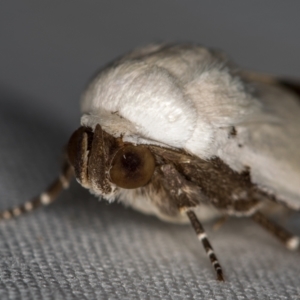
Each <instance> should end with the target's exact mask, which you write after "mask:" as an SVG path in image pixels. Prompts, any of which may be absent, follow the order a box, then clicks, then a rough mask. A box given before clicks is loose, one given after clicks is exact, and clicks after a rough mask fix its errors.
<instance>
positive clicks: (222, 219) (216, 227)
mask: <svg viewBox="0 0 300 300" xmlns="http://www.w3.org/2000/svg"><path fill="white" fill-rule="evenodd" d="M227 220H228V216H227V215H224V216H222V217H220V218H219V219H218V220H217V221H216V222H215V224H214V225H213V229H214V230H219V229H220V228H221V227H222V226H223V225H224V223H225V222H226V221H227Z"/></svg>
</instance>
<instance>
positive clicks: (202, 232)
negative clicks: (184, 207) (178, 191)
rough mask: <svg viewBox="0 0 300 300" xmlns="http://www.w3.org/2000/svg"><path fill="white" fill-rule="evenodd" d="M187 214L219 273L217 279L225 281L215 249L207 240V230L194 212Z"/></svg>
mask: <svg viewBox="0 0 300 300" xmlns="http://www.w3.org/2000/svg"><path fill="white" fill-rule="evenodd" d="M186 214H187V216H188V217H189V219H190V221H191V224H192V226H193V227H194V229H195V231H196V234H197V236H198V239H199V240H200V241H201V242H202V245H203V247H204V249H205V251H206V254H207V256H208V257H209V259H210V261H211V264H212V266H213V268H214V269H215V271H216V273H217V279H218V280H219V281H224V275H223V271H222V267H221V265H220V263H219V261H218V259H217V256H216V255H215V252H214V249H213V247H212V246H211V244H210V242H209V240H208V238H207V235H206V233H205V230H204V228H203V226H202V224H201V223H200V221H199V220H198V218H197V216H196V215H195V213H194V212H193V211H191V210H188V211H187V212H186Z"/></svg>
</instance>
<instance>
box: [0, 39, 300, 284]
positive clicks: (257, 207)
mask: <svg viewBox="0 0 300 300" xmlns="http://www.w3.org/2000/svg"><path fill="white" fill-rule="evenodd" d="M299 86H300V85H298V84H294V83H291V82H280V81H279V80H277V79H275V78H272V77H270V76H266V75H260V74H255V73H249V72H244V71H242V70H239V69H238V68H237V67H236V66H234V65H233V64H232V63H231V62H230V61H229V60H228V59H227V58H226V56H224V55H223V54H222V53H219V52H216V51H213V50H209V49H206V48H204V47H201V46H196V45H150V46H146V47H143V48H140V49H137V50H134V51H132V52H131V53H129V54H127V55H125V56H123V57H122V58H120V59H118V60H116V61H115V62H113V63H112V64H110V65H109V66H107V67H106V68H104V69H103V70H101V71H100V72H99V73H98V74H97V75H96V76H95V77H94V78H93V80H92V81H91V82H90V84H89V85H88V87H87V89H86V91H85V92H84V94H83V97H82V101H81V109H82V117H81V126H80V127H79V128H78V129H77V130H76V131H75V132H74V133H73V134H72V136H71V138H70V140H69V143H68V145H67V153H66V157H67V158H66V159H65V162H64V165H63V168H62V172H61V175H60V176H59V177H58V178H57V179H56V180H55V181H54V182H53V184H52V185H50V187H49V188H48V189H47V190H46V191H44V192H43V193H41V194H40V195H39V196H38V197H36V198H34V199H33V200H31V201H27V202H25V203H24V204H23V205H20V206H19V207H15V208H12V209H8V210H6V211H4V212H2V213H0V218H2V219H9V218H11V217H14V216H19V215H21V214H22V213H25V212H29V211H31V210H33V209H34V208H36V207H38V206H40V205H47V204H49V203H51V202H53V201H54V200H55V199H56V197H57V195H58V193H59V192H61V190H63V189H65V188H67V187H68V184H69V182H70V180H71V178H72V177H73V175H75V178H76V180H77V181H78V182H79V183H80V184H81V185H82V186H83V187H84V188H87V189H89V190H90V191H91V192H92V193H93V194H95V195H96V196H98V197H100V198H105V199H106V200H108V201H110V202H111V201H115V200H118V201H121V202H123V203H124V204H126V205H130V206H132V207H133V208H135V209H137V210H139V211H141V212H143V213H146V214H153V215H156V216H158V217H159V218H161V219H163V220H166V221H171V222H186V221H189V222H190V223H191V224H192V226H193V228H194V230H195V232H196V234H197V236H198V239H199V240H200V241H201V243H202V244H203V246H204V249H205V251H206V253H207V255H208V257H209V259H210V261H211V263H212V266H213V268H214V269H215V271H216V274H217V278H218V280H224V275H223V271H222V268H221V266H220V264H219V262H218V259H217V257H216V255H215V253H214V250H213V248H212V246H211V244H210V242H209V240H208V237H207V235H206V233H205V230H204V228H203V226H202V224H201V222H200V221H199V219H200V220H201V221H207V220H211V219H212V218H214V217H216V216H225V217H227V216H237V217H242V216H246V217H251V218H252V219H253V220H254V221H256V222H257V223H258V224H260V225H261V226H262V227H264V228H265V229H267V230H268V231H269V232H271V233H272V234H273V235H274V236H275V237H277V238H278V239H279V240H280V241H281V242H282V243H283V244H284V245H285V246H286V247H287V248H288V249H290V250H297V249H299V245H300V240H299V238H298V237H297V236H295V235H293V234H291V233H289V232H288V231H287V230H285V229H284V228H282V227H280V226H278V225H277V224H275V223H274V222H272V221H270V220H268V218H267V217H266V215H265V214H268V213H270V212H271V211H273V207H274V206H275V207H276V206H277V207H278V206H280V205H279V204H283V205H284V206H285V207H287V208H288V209H291V210H295V211H299V210H300V151H299V149H300V130H299V129H300V93H299V91H300V89H299ZM198 218H199V219H198Z"/></svg>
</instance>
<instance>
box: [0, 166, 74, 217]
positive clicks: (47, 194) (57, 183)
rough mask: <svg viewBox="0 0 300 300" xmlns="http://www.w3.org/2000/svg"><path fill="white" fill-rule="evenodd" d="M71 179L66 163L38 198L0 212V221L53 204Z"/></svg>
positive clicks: (71, 171)
mask: <svg viewBox="0 0 300 300" xmlns="http://www.w3.org/2000/svg"><path fill="white" fill-rule="evenodd" d="M72 178H73V167H71V165H70V164H69V163H68V162H67V161H66V162H65V163H64V165H63V167H62V170H61V174H60V175H59V176H58V177H57V178H56V179H55V180H54V182H53V183H52V184H51V185H50V186H49V187H48V188H47V189H46V190H45V191H44V192H42V193H41V194H40V195H39V196H37V197H35V198H33V199H31V200H29V201H26V202H25V203H23V204H21V205H18V206H15V207H13V208H10V209H7V210H4V211H2V212H0V220H8V219H11V218H14V217H18V216H20V215H23V214H25V213H27V212H30V211H32V210H34V209H36V208H38V207H40V206H42V205H48V204H50V203H52V202H54V201H55V200H56V199H57V197H58V195H59V194H60V193H61V192H62V190H64V189H67V188H68V187H69V184H70V182H71V180H72Z"/></svg>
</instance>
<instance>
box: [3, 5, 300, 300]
mask: <svg viewBox="0 0 300 300" xmlns="http://www.w3.org/2000/svg"><path fill="white" fill-rule="evenodd" d="M212 2H213V1H212ZM212 2H210V3H212ZM267 2H268V1H265V2H264V3H267ZM72 3H73V2H72ZM121 3H122V2H121V1H119V2H118V8H119V9H118V10H117V11H116V10H115V6H114V5H116V3H115V4H114V5H113V4H108V2H107V4H104V2H103V3H100V2H99V3H98V4H93V5H85V4H78V3H77V2H74V4H72V7H68V5H67V4H63V5H61V6H59V5H56V4H55V3H54V4H47V5H45V7H44V6H43V5H44V4H39V2H30V4H29V2H27V4H26V2H25V1H11V2H7V4H5V5H3V7H2V8H1V10H0V22H1V24H0V25H1V27H0V28H1V31H0V37H1V41H2V42H1V55H0V64H1V68H0V132H1V138H0V159H1V167H0V209H5V208H7V207H10V206H12V205H14V204H17V203H22V202H24V201H26V200H27V199H29V198H31V197H32V196H33V195H36V194H38V193H40V192H41V191H42V190H43V188H45V187H46V186H47V184H48V183H49V182H50V181H51V180H52V179H54V177H55V176H56V174H57V173H58V171H59V166H60V159H61V151H62V148H63V146H64V144H65V142H66V141H67V139H68V137H69V135H70V134H71V132H72V130H74V129H76V127H77V126H78V125H79V109H78V99H79V93H80V91H81V89H82V87H83V85H84V83H85V82H86V80H87V79H88V77H89V76H90V75H91V74H92V73H93V72H94V71H95V70H96V69H97V68H98V67H99V66H101V65H103V64H104V63H105V62H108V61H109V60H110V59H112V58H113V57H115V56H116V55H120V54H122V53H123V52H124V51H126V50H128V49H130V48H132V47H134V46H137V45H140V44H144V43H146V42H150V41H153V40H165V39H167V40H189V41H195V42H201V43H204V44H207V45H211V46H218V47H219V48H223V49H225V50H226V51H227V52H229V53H230V54H231V56H233V57H234V58H236V59H235V60H236V61H238V62H240V63H242V64H243V65H245V66H248V67H252V68H254V69H261V70H265V71H269V72H275V73H277V74H286V75H291V76H292V75H297V74H298V75H300V65H299V58H298V57H299V55H298V53H299V50H300V42H299V39H296V40H295V37H294V35H293V34H294V33H295V34H296V33H297V32H298V29H297V28H299V26H300V23H299V22H300V21H299V18H296V16H298V14H299V13H298V12H299V5H298V9H297V4H295V5H294V4H293V1H290V2H289V5H288V6H287V5H286V4H284V3H283V2H282V3H283V4H281V2H280V1H272V2H269V4H261V6H260V7H257V8H256V7H251V5H250V4H243V5H246V7H244V6H243V7H242V6H240V5H239V4H238V3H239V2H237V1H236V2H235V4H233V3H234V1H231V2H227V3H230V4H227V5H224V6H223V5H222V6H221V7H219V8H218V7H214V4H206V5H202V6H201V5H200V4H197V3H196V2H190V5H183V4H181V3H180V2H174V3H173V4H172V5H171V7H170V6H169V5H170V4H168V3H167V1H165V2H161V1H153V4H147V5H144V6H142V5H139V4H138V2H137V1H128V3H129V4H127V5H123V4H121ZM149 3H150V2H149ZM161 3H162V4H161ZM169 3H170V2H169ZM245 3H246V2H245ZM257 3H258V2H257ZM294 3H296V2H294ZM269 8H270V10H271V8H272V12H270V11H269V10H268V9H269ZM199 15H200V17H201V18H200V17H199ZM155 17H156V20H157V21H156V22H153V23H151V20H154V18H155ZM167 17H168V19H167ZM222 18H223V19H222ZM212 19H213V21H212ZM254 20H255V22H254ZM251 22H252V23H251ZM294 28H295V30H294V31H293V29H294ZM288 33H289V34H288ZM258 45H259V46H258ZM249 47H250V48H249ZM277 63H278V64H277ZM276 68H278V69H276ZM283 223H284V224H285V226H286V227H288V228H289V229H290V230H291V231H293V232H295V233H298V234H300V218H299V214H295V215H291V216H290V217H289V218H286V219H284V220H283ZM206 228H207V232H208V234H209V236H210V240H211V242H212V244H213V246H214V248H215V251H216V253H217V255H218V257H219V259H220V262H221V264H222V266H223V268H224V271H225V276H226V282H225V283H220V282H217V281H216V280H215V274H214V272H213V270H212V268H211V265H210V262H209V260H208V259H207V257H206V255H205V253H204V251H203V249H202V245H201V244H200V243H199V242H198V240H197V238H196V236H195V234H194V232H193V230H192V228H190V226H188V225H187V226H180V225H174V224H168V223H163V222H161V221H159V220H157V219H156V218H154V217H149V216H144V215H142V214H140V213H138V212H135V211H133V210H131V209H129V208H124V207H123V206H122V205H120V204H111V205H109V204H108V203H106V202H99V201H98V200H96V199H95V198H94V197H93V196H91V195H89V193H88V192H87V191H85V190H83V189H82V188H81V187H80V186H79V185H78V184H77V183H76V182H73V184H72V185H71V187H70V189H69V190H68V191H65V192H64V193H63V194H62V195H61V196H60V198H59V200H58V201H57V202H55V203H54V204H52V205H51V206H49V207H45V208H42V209H40V210H37V211H35V212H33V213H31V214H28V215H24V216H22V217H20V218H19V219H15V220H10V221H7V222H1V223H0V299H300V276H299V273H300V254H299V253H292V252H289V251H287V250H286V249H284V247H283V246H282V245H280V244H279V243H278V242H277V241H276V240H274V239H273V238H272V237H271V236H269V234H268V233H266V232H265V231H263V229H261V228H260V227H258V226H257V225H256V224H254V223H253V222H251V220H244V219H243V220H240V219H232V220H230V221H229V222H227V223H225V225H224V226H223V227H221V228H220V229H219V230H218V231H214V230H212V224H207V225H206Z"/></svg>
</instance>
